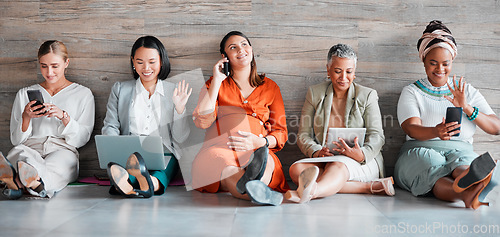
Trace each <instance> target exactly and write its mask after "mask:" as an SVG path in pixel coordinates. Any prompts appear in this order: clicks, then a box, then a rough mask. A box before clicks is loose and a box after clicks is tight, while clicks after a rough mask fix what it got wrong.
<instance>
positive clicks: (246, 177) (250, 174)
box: [236, 146, 269, 194]
mask: <svg viewBox="0 0 500 237" xmlns="http://www.w3.org/2000/svg"><path fill="white" fill-rule="evenodd" d="M268 156H269V148H268V147H267V146H262V147H260V148H259V149H257V150H255V152H254V153H253V159H252V161H251V162H250V163H249V164H248V166H247V168H246V170H245V173H244V174H243V176H241V178H240V179H239V180H238V183H236V190H237V191H238V192H239V193H241V194H245V193H246V192H247V191H246V187H245V185H246V183H247V182H248V181H251V180H259V179H260V178H262V176H263V175H264V171H266V165H267V157H268Z"/></svg>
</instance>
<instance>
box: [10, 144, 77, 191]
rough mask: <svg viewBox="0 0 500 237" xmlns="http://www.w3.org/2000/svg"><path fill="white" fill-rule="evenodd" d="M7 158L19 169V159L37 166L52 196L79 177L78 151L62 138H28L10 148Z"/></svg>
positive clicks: (46, 188)
mask: <svg viewBox="0 0 500 237" xmlns="http://www.w3.org/2000/svg"><path fill="white" fill-rule="evenodd" d="M7 159H8V160H9V161H10V162H11V163H12V165H13V166H14V167H16V169H17V161H19V160H21V161H25V162H27V163H28V164H30V165H32V166H33V167H35V169H36V170H37V171H38V175H39V176H40V178H41V179H42V181H43V182H44V184H45V190H46V191H47V196H48V197H52V196H54V194H55V193H56V192H58V191H60V190H62V189H63V188H64V187H66V185H68V183H70V182H73V181H75V180H76V179H77V177H78V169H79V166H78V151H77V150H76V148H75V147H73V146H71V145H68V144H67V143H66V141H65V140H64V139H62V138H53V137H47V138H36V139H28V140H27V141H26V142H24V143H23V144H20V145H18V146H15V147H14V148H12V150H10V152H9V154H8V155H7Z"/></svg>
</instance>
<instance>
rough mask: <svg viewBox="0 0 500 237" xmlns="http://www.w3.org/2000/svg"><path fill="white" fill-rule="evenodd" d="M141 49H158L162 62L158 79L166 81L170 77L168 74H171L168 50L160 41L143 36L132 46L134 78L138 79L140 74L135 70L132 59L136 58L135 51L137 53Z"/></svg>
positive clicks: (152, 37) (149, 36)
mask: <svg viewBox="0 0 500 237" xmlns="http://www.w3.org/2000/svg"><path fill="white" fill-rule="evenodd" d="M140 47H144V48H148V49H156V50H157V51H158V54H160V61H161V68H160V73H158V79H160V80H165V79H166V78H167V77H168V74H170V60H169V59H168V54H167V50H166V49H165V47H164V46H163V44H162V43H161V41H160V40H159V39H157V38H156V37H154V36H151V35H147V36H143V37H141V38H139V39H137V40H136V41H135V43H134V45H133V46H132V51H131V52H130V68H131V69H132V74H133V75H134V78H135V79H138V78H139V74H138V73H137V72H136V71H135V69H134V62H133V60H132V59H133V58H134V57H135V51H137V49H138V48H140Z"/></svg>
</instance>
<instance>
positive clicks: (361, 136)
mask: <svg viewBox="0 0 500 237" xmlns="http://www.w3.org/2000/svg"><path fill="white" fill-rule="evenodd" d="M365 134H366V128H328V134H327V135H326V146H327V147H328V148H329V149H330V150H331V149H333V148H337V146H336V145H335V144H332V142H334V141H335V142H338V141H339V139H338V138H339V137H340V138H342V139H344V141H345V142H346V143H347V145H349V146H350V147H353V146H354V138H355V137H358V145H359V146H360V147H362V146H363V144H364V142H365ZM334 154H338V153H336V152H335V153H334Z"/></svg>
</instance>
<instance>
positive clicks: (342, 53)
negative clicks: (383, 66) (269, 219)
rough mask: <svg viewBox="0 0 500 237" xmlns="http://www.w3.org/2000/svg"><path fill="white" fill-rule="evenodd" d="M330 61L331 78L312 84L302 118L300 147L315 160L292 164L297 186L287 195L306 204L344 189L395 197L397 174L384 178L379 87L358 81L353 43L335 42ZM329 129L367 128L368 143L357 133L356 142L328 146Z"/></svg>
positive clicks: (299, 135)
mask: <svg viewBox="0 0 500 237" xmlns="http://www.w3.org/2000/svg"><path fill="white" fill-rule="evenodd" d="M327 60H328V61H327V65H326V69H327V74H328V78H329V79H330V80H328V81H325V82H323V83H320V84H317V85H313V86H311V87H310V88H309V90H308V91H307V95H306V101H305V102H304V106H303V107H302V115H301V118H300V120H301V122H300V128H299V134H298V145H299V148H300V150H301V151H302V152H303V153H304V154H305V155H306V156H307V157H312V158H309V159H302V160H299V161H296V162H295V163H294V164H292V166H291V167H290V176H291V178H292V180H293V182H295V183H296V184H297V185H298V188H297V190H296V191H288V192H287V193H286V194H285V198H287V199H288V200H290V201H294V202H299V203H305V202H308V201H310V200H311V199H314V198H321V197H327V196H331V195H334V194H336V193H339V192H340V193H372V194H383V195H389V196H393V195H394V194H395V192H394V187H393V179H392V177H389V178H383V179H379V178H381V177H383V175H384V169H383V164H384V162H383V158H382V153H381V149H382V146H383V145H384V139H385V138H384V132H383V130H382V119H381V115H380V109H379V106H378V95H377V91H375V90H373V89H370V88H367V87H364V86H361V85H358V84H356V83H353V81H354V79H355V78H356V76H355V70H356V61H357V57H356V53H355V52H354V50H353V49H352V48H351V47H350V46H348V45H345V44H337V45H334V46H333V47H331V48H330V51H329V52H328V58H327ZM329 128H366V135H365V139H364V144H363V145H362V146H360V145H359V144H358V137H356V138H355V139H354V145H353V146H349V145H348V144H347V143H346V142H347V141H345V140H344V139H342V138H339V140H338V142H336V141H332V142H331V144H327V139H326V138H327V135H328V134H327V133H328V130H329ZM332 145H333V146H332ZM329 147H330V148H329Z"/></svg>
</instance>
